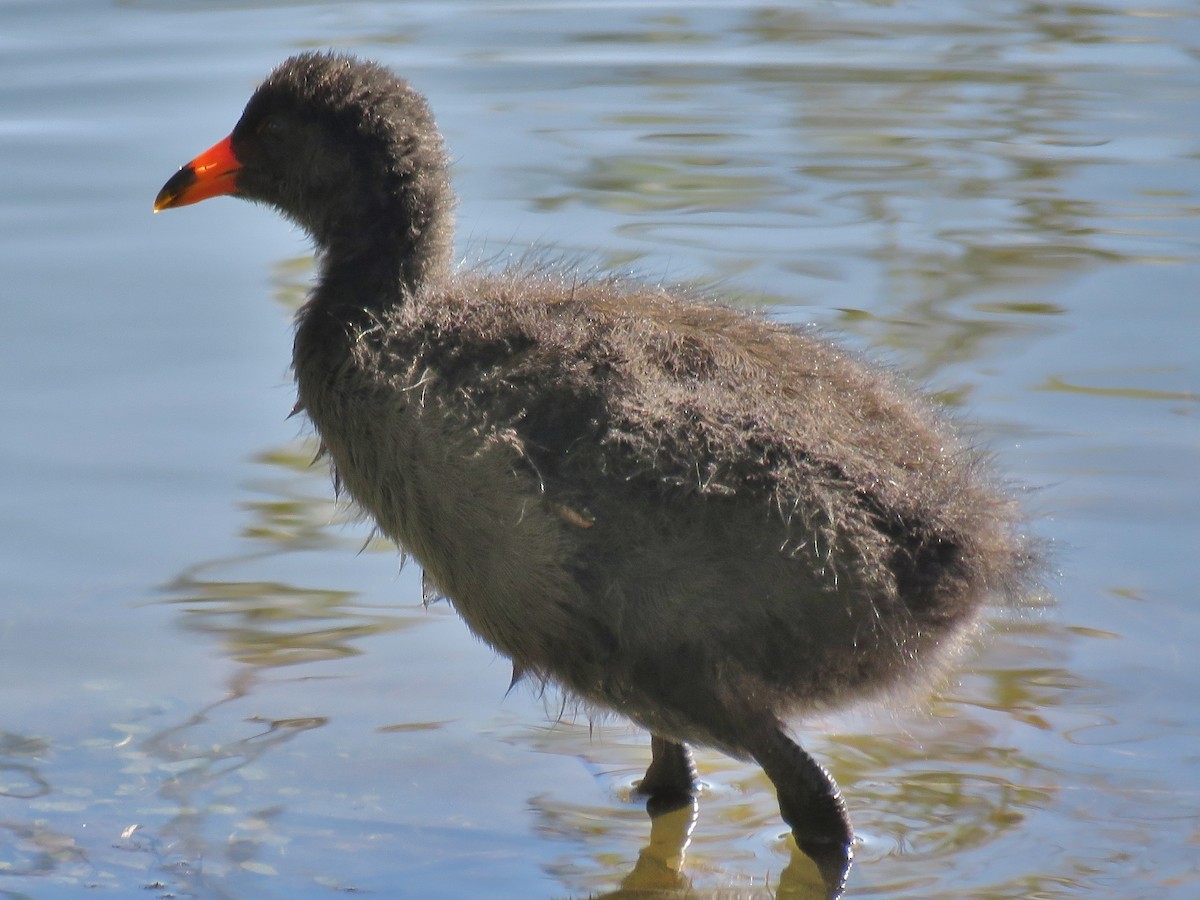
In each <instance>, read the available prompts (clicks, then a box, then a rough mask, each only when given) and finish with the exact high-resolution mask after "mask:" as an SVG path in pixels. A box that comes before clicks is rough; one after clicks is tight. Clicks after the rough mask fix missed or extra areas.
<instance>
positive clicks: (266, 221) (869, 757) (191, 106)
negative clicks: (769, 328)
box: [0, 0, 1200, 898]
mask: <svg viewBox="0 0 1200 900" xmlns="http://www.w3.org/2000/svg"><path fill="white" fill-rule="evenodd" d="M314 46H335V47H341V48H347V49H350V50H353V51H354V52H357V53H360V54H363V55H367V56H371V57H375V58H378V59H380V60H382V61H384V62H386V63H387V64H389V65H391V66H393V67H394V68H396V69H397V70H398V71H400V72H401V73H403V74H404V75H405V76H407V77H409V78H410V79H411V80H412V81H413V82H414V83H415V84H416V85H417V87H419V88H420V89H421V90H422V91H424V92H426V93H427V94H428V95H429V97H430V99H431V102H432V104H433V106H434V108H435V110H436V112H437V114H438V118H439V122H440V123H441V125H442V127H443V130H444V131H445V133H446V136H447V140H448V143H449V145H450V147H451V150H452V153H453V155H454V159H455V169H454V176H455V181H456V185H457V187H458V190H459V192H460V194H461V198H462V202H461V206H460V210H459V222H460V234H461V237H460V248H461V252H462V255H463V256H464V258H467V259H472V260H493V259H497V258H500V259H503V258H505V257H507V256H520V255H521V254H522V253H523V252H524V250H525V248H527V247H529V246H531V245H538V246H542V247H548V248H550V250H549V251H548V252H550V253H552V254H554V255H563V256H566V257H568V258H578V259H579V260H580V261H581V264H583V265H585V266H588V267H597V268H616V269H619V270H622V271H634V272H637V273H641V274H642V275H644V276H646V277H650V278H653V279H665V280H668V281H674V280H680V281H696V282H700V283H702V284H704V285H707V286H709V287H712V288H714V289H717V290H720V291H722V292H723V293H725V294H727V295H730V296H732V297H734V298H735V299H737V300H738V302H744V303H747V304H751V305H767V306H769V307H770V308H771V310H772V312H773V313H774V314H775V315H777V316H778V317H780V318H781V319H784V320H787V321H796V322H802V321H811V322H816V323H819V324H821V325H823V326H825V327H827V328H830V329H833V330H835V331H838V332H841V333H842V335H843V336H844V338H845V340H846V341H848V342H849V343H851V344H854V345H856V346H859V347H870V348H873V351H872V352H873V353H874V354H875V355H876V356H878V357H880V358H881V359H883V360H885V361H887V362H889V363H891V364H895V365H898V366H900V367H902V368H904V369H906V370H909V371H911V372H912V373H914V374H915V375H916V376H917V377H918V378H920V379H922V380H924V381H927V382H928V383H929V385H930V387H931V389H933V390H935V391H936V392H937V393H938V395H939V396H940V397H942V398H943V399H944V400H945V402H947V403H948V404H950V405H952V406H954V407H955V408H956V409H958V410H959V411H960V412H961V415H962V417H963V418H964V419H966V420H969V421H971V422H972V423H974V425H975V433H976V434H977V436H978V440H979V441H980V442H981V443H984V444H986V445H988V446H990V447H991V448H993V450H994V451H995V453H996V456H997V459H998V464H999V465H1000V467H1001V468H1002V469H1003V470H1004V471H1005V472H1006V473H1008V474H1009V475H1010V476H1011V477H1012V479H1013V480H1014V482H1016V483H1018V484H1021V485H1026V486H1028V487H1029V489H1030V490H1029V492H1028V495H1027V503H1028V505H1029V507H1030V508H1031V510H1032V511H1033V512H1034V513H1035V514H1036V516H1037V526H1036V527H1037V531H1038V532H1039V534H1041V535H1043V536H1044V537H1045V538H1046V540H1047V541H1048V542H1050V543H1051V545H1052V547H1053V558H1054V561H1055V571H1056V577H1055V578H1054V580H1053V583H1052V584H1051V590H1052V594H1053V597H1052V599H1051V600H1049V601H1048V602H1047V603H1046V604H1045V605H1044V606H1043V607H1042V608H1040V609H1037V610H1033V611H1030V612H1027V613H1025V614H1023V615H1020V616H1013V615H1007V614H1004V613H1001V612H998V613H997V616H996V622H995V623H994V627H993V628H991V629H990V631H989V633H988V634H987V635H986V636H985V638H984V639H983V640H981V641H980V642H979V644H978V646H977V647H976V648H974V649H973V650H972V651H971V653H969V654H968V656H967V657H966V658H965V659H964V660H963V662H962V665H961V666H960V667H959V669H958V670H957V671H956V673H955V677H954V678H953V680H952V681H951V682H949V683H948V684H946V685H944V686H943V687H942V688H941V689H940V690H939V691H938V692H937V693H936V694H935V695H934V696H932V697H929V698H926V697H917V698H914V699H913V700H911V701H908V702H906V703H904V704H902V705H900V706H898V707H895V708H890V707H889V708H876V709H869V710H865V711H857V712H854V713H849V714H845V715H838V716H833V715H831V716H828V717H825V718H823V719H820V720H816V721H812V722H808V723H803V724H802V725H801V726H800V729H799V733H800V735H801V738H802V740H803V741H804V742H805V744H806V745H807V746H808V747H809V749H810V750H812V751H813V752H814V754H815V755H816V756H818V758H820V759H821V760H822V761H824V762H825V763H826V764H827V765H828V766H829V768H830V769H831V770H832V771H833V773H834V775H835V776H836V777H837V779H838V781H839V782H840V784H841V786H842V788H843V790H844V792H845V794H846V797H847V801H848V804H849V807H850V810H851V814H852V816H853V818H854V821H855V825H856V828H857V830H858V831H859V833H860V840H861V843H860V845H859V846H858V848H857V851H856V857H857V863H856V866H855V868H854V870H853V872H852V876H851V892H850V896H859V897H871V896H877V897H910V898H930V897H963V896H971V897H996V898H1001V897H1012V898H1016V897H1064V896H1087V897H1095V896H1112V897H1179V898H1192V897H1195V896H1197V894H1200V816H1198V813H1197V810H1198V809H1200V788H1198V782H1197V778H1196V772H1197V752H1196V747H1197V737H1198V732H1200V706H1198V705H1197V703H1196V701H1195V697H1196V696H1197V695H1198V693H1200V676H1198V675H1197V670H1198V667H1197V666H1196V664H1195V661H1194V659H1193V658H1192V653H1193V647H1194V645H1195V644H1196V641H1197V639H1198V638H1200V629H1198V628H1197V612H1196V609H1195V606H1196V604H1195V593H1196V589H1195V571H1196V563H1195V556H1196V553H1197V548H1200V541H1198V537H1200V529H1198V528H1197V518H1198V517H1197V512H1196V510H1197V508H1198V504H1200V487H1198V484H1200V479H1197V477H1196V476H1195V474H1194V472H1195V469H1196V466H1197V462H1198V461H1200V460H1198V456H1197V454H1198V452H1200V427H1198V422H1197V412H1198V402H1197V397H1198V392H1200V365H1198V363H1197V351H1196V336H1197V334H1200V312H1198V308H1200V304H1197V287H1198V286H1200V227H1198V226H1197V212H1198V211H1200V200H1198V196H1197V194H1198V191H1200V10H1198V9H1197V7H1196V6H1195V5H1194V4H1193V3H1191V2H1170V0H1163V2H1157V0H1155V2H1152V3H1151V5H1150V6H1128V5H1124V4H1122V3H1117V2H1092V3H1077V4H1070V5H1066V4H1023V3H1014V2H1005V0H1001V2H990V3H982V2H974V3H971V2H968V3H960V4H946V3H932V2H914V3H906V4H895V5H891V4H886V3H867V2H862V3H856V2H833V3H820V4H818V3H812V4H793V5H779V6H763V5H756V4H752V3H743V2H725V3H682V2H679V3H658V4H647V3H639V2H626V3H616V2H613V3H601V2H592V3H586V2H561V3H546V2H523V3H521V2H517V3H489V2H483V0H478V2H449V3H432V2H426V3H382V2H362V3H344V4H334V3H292V4H289V3H282V2H262V3H238V2H233V0H230V2H225V3H218V4H214V3H202V2H191V3H181V2H127V3H118V4H113V5H108V6H105V5H103V4H97V3H94V2H91V3H84V2H81V0H77V2H56V3H43V2H34V0H28V2H7V3H4V4H0V142H2V145H3V147H4V158H5V160H6V163H7V165H6V173H5V178H4V179H3V180H2V181H0V227H2V228H3V240H2V241H0V259H2V261H3V262H2V268H0V272H3V275H4V295H5V296H4V300H3V309H4V315H5V323H4V326H3V328H0V421H3V423H4V424H3V426H2V427H0V479H2V481H0V496H3V497H4V503H3V504H2V505H0V534H2V536H3V540H2V541H0V572H3V582H2V584H3V585H4V588H5V590H4V594H3V599H2V600H0V896H2V897H13V898H24V897H39V898H42V897H76V896H80V895H81V893H82V892H83V890H84V889H91V890H92V892H94V893H95V895H96V896H125V895H128V896H139V897H141V896H164V897H165V896H198V897H220V898H226V897H228V898H259V897H300V896H313V897H316V896H327V895H330V894H336V893H347V892H370V893H373V894H375V895H378V896H403V897H422V898H429V897H446V898H461V897H497V898H507V897H521V898H525V897H547V898H549V897H555V898H561V897H586V896H597V895H602V894H603V895H608V896H635V895H636V896H646V895H647V894H646V893H645V892H647V891H649V890H651V888H653V887H657V888H658V889H660V890H661V891H663V893H662V894H661V896H674V895H676V894H678V895H680V896H682V894H683V893H684V892H685V891H686V890H687V889H688V888H689V887H690V888H691V889H692V890H693V891H694V893H693V894H690V895H689V896H713V897H723V898H733V897H739V898H741V897H760V896H762V897H766V896H773V895H778V896H793V897H804V896H809V895H810V891H809V889H808V888H807V887H806V883H807V880H808V872H807V871H806V869H805V866H804V862H803V861H802V860H793V859H792V857H791V855H790V850H789V842H788V841H787V840H785V835H784V827H783V825H782V823H781V822H780V820H779V818H778V810H777V808H776V806H775V802H774V798H773V795H772V794H771V791H770V786H769V784H768V783H767V782H766V780H765V778H764V777H763V776H762V775H761V773H759V772H758V770H757V769H755V768H753V767H749V766H746V765H743V764H740V763H736V762H732V761H730V760H728V759H726V758H724V757H722V756H720V755H718V754H713V753H701V754H700V757H699V765H700V770H701V774H702V777H703V779H704V782H705V784H706V789H705V792H704V796H703V797H702V799H701V804H700V817H699V821H698V823H697V825H696V828H695V831H694V833H693V835H692V840H691V844H690V846H689V847H688V850H687V855H686V863H685V864H684V865H683V866H682V869H681V870H680V868H679V866H678V864H677V861H675V860H674V855H675V850H674V849H673V842H674V843H677V841H678V835H677V834H672V829H675V830H676V831H678V830H679V829H681V828H684V827H686V822H683V823H681V822H679V821H670V820H668V821H660V822H657V823H656V828H655V833H654V835H653V837H652V836H651V832H650V826H649V823H648V821H647V819H646V816H645V813H644V810H643V809H642V806H641V804H640V803H638V802H637V801H635V800H633V799H631V797H630V796H629V791H630V787H631V786H632V784H633V782H634V781H635V779H636V778H638V777H639V776H640V774H641V771H642V769H643V768H644V766H645V764H646V762H647V759H648V749H647V746H646V739H645V737H644V735H641V734H639V733H638V732H636V731H635V730H633V729H631V728H628V727H627V726H625V725H624V724H622V723H620V722H600V723H589V722H588V721H587V720H586V719H572V718H569V717H568V718H567V719H566V720H564V721H561V722H555V719H556V717H557V716H558V713H559V709H558V707H556V706H555V705H554V703H553V701H552V699H550V698H546V699H545V700H543V699H539V698H537V697H532V696H529V695H528V694H523V693H521V692H519V691H517V692H514V693H513V694H511V695H509V696H507V697H505V695H504V691H505V689H506V687H507V686H508V674H509V673H508V669H507V666H506V664H505V663H504V661H503V660H499V659H496V658H495V657H494V656H493V654H491V652H490V651H488V650H487V649H486V648H483V647H481V646H480V645H478V644H477V643H476V642H475V641H474V640H473V639H472V638H471V637H470V636H469V635H468V634H467V633H466V631H465V629H464V628H463V626H462V625H461V623H460V622H459V621H458V620H457V618H456V617H455V616H454V615H453V613H452V612H451V611H449V610H448V609H447V608H446V607H445V606H444V605H435V606H432V607H430V608H429V609H428V610H426V609H424V608H423V607H422V605H421V587H420V577H419V573H418V572H417V571H416V569H415V567H411V566H410V567H408V568H404V569H399V564H398V558H397V555H396V553H395V551H394V549H392V548H389V547H385V546H381V545H380V544H378V543H377V542H373V541H371V540H370V533H369V531H368V530H367V529H366V528H365V527H364V526H363V525H361V524H356V523H354V522H352V521H350V520H349V518H348V516H347V515H346V513H345V511H343V510H339V509H338V508H337V507H336V506H335V505H334V504H333V503H332V502H331V500H330V493H331V491H330V487H329V483H328V479H327V476H326V475H325V473H324V472H323V471H322V469H321V467H320V466H317V467H310V466H309V460H310V458H311V455H312V450H313V448H312V445H311V443H310V442H309V441H308V439H307V437H306V436H305V435H304V434H303V433H302V431H301V430H299V429H298V426H297V425H296V424H295V420H291V421H288V420H286V419H285V416H286V414H287V412H288V410H289V409H290V408H291V404H292V400H293V395H292V389H291V387H290V384H289V375H288V371H287V366H288V355H289V350H290V334H289V325H288V316H289V310H290V309H291V308H292V307H293V306H294V304H295V303H296V302H298V299H299V298H300V297H301V296H302V294H303V291H304V289H305V284H306V280H307V278H308V276H309V273H310V265H309V263H308V262H307V259H306V253H307V247H306V244H305V242H304V240H303V237H302V236H301V235H299V234H297V233H296V232H294V231H293V230H291V229H289V228H288V226H286V225H284V224H283V223H281V222H280V221H279V220H278V219H277V218H276V217H275V216H274V215H273V214H272V213H270V212H269V211H267V210H261V209H256V208H252V207H249V206H247V205H245V204H237V203H234V202H232V201H225V200H220V201H214V202H211V203H207V204H203V205H202V206H199V207H196V208H194V209H188V210H186V211H183V212H180V213H172V214H164V215H162V216H158V217H151V215H150V203H151V200H152V199H153V196H154V194H155V192H156V190H157V189H158V187H159V186H160V185H161V183H162V182H163V181H164V180H165V178H166V177H167V176H168V175H170V174H171V172H172V171H173V170H174V168H175V167H176V166H178V165H179V164H180V163H181V162H183V161H184V160H186V159H188V158H190V157H191V156H192V155H194V154H195V153H196V152H197V151H199V150H201V149H203V148H204V147H207V146H208V145H209V144H211V143H212V142H213V141H215V140H216V139H217V138H219V137H221V136H222V135H224V134H225V133H226V132H227V131H228V129H229V127H230V126H231V125H232V123H233V121H234V120H235V119H236V117H237V114H238V113H239V112H240V109H241V105H242V104H243V103H244V101H245V98H246V96H247V95H248V93H249V91H250V90H251V89H252V87H253V85H254V84H255V83H256V82H257V80H258V79H259V78H261V77H262V75H263V74H265V73H266V72H267V71H268V70H269V69H270V68H271V66H273V65H274V64H275V63H277V62H278V61H280V60H281V59H282V58H283V57H285V56H286V55H288V54H289V53H291V52H294V51H295V50H297V49H299V48H307V47H314ZM360 550H361V551H362V552H359V551H360ZM398 570H399V573H398V574H397V572H398ZM643 851H644V852H643ZM639 890H641V891H642V892H643V893H641V894H638V893H637V892H638V891H639Z"/></svg>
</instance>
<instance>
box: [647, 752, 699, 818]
mask: <svg viewBox="0 0 1200 900" xmlns="http://www.w3.org/2000/svg"><path fill="white" fill-rule="evenodd" d="M635 790H636V791H637V793H639V794H643V795H645V796H646V798H647V800H646V810H647V811H648V812H649V813H650V815H652V816H656V815H658V814H660V813H664V812H670V811H671V810H675V809H679V808H680V807H682V806H687V805H688V804H689V803H691V802H692V801H693V800H694V799H695V796H696V767H695V766H694V765H693V764H692V754H691V753H690V752H689V751H688V748H687V746H686V745H684V744H680V743H676V742H675V741H669V740H667V739H666V738H661V737H659V736H658V735H656V734H652V735H650V767H649V768H648V769H646V776H645V777H644V778H643V779H642V780H641V781H640V782H638V785H637V788H636V789H635Z"/></svg>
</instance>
